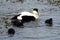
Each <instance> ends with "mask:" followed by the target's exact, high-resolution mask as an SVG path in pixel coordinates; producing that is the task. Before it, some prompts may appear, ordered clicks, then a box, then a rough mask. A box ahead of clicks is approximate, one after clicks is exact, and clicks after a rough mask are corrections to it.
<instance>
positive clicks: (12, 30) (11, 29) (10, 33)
mask: <svg viewBox="0 0 60 40" xmlns="http://www.w3.org/2000/svg"><path fill="white" fill-rule="evenodd" d="M7 33H8V35H10V36H13V35H14V34H15V30H14V29H13V28H10V29H8V32H7Z"/></svg>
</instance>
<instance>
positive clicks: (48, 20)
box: [45, 18, 53, 26]
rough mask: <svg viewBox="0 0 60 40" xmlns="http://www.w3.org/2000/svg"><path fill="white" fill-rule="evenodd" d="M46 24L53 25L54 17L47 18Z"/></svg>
mask: <svg viewBox="0 0 60 40" xmlns="http://www.w3.org/2000/svg"><path fill="white" fill-rule="evenodd" d="M45 24H46V25H47V26H52V24H53V19H52V18H49V19H47V20H45Z"/></svg>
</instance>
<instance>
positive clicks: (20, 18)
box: [11, 8, 40, 26]
mask: <svg viewBox="0 0 60 40" xmlns="http://www.w3.org/2000/svg"><path fill="white" fill-rule="evenodd" d="M39 15H40V14H39V11H38V9H37V8H34V9H33V10H32V12H28V11H24V12H20V13H18V14H17V15H15V16H14V17H12V18H11V20H12V21H11V23H12V24H13V25H15V26H23V24H24V23H26V22H30V21H35V20H37V19H38V18H39Z"/></svg>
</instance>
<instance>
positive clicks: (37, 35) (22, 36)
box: [0, 0, 60, 40]
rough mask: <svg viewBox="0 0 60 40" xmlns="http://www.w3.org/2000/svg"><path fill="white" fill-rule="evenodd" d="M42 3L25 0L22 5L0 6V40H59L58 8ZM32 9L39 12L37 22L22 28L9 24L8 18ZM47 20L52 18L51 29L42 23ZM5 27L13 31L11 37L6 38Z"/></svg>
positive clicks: (59, 17)
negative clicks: (13, 33) (36, 9)
mask: <svg viewBox="0 0 60 40" xmlns="http://www.w3.org/2000/svg"><path fill="white" fill-rule="evenodd" d="M43 1H44V2H43V3H42V2H40V1H39V2H38V1H37V0H35V1H33V0H26V1H25V2H24V3H23V4H21V3H20V2H17V3H10V2H4V3H2V4H0V40H60V9H59V7H58V6H54V5H50V4H48V2H46V0H43ZM45 3H47V4H45ZM33 8H38V9H39V12H40V17H39V19H38V20H37V21H35V22H29V23H25V24H24V28H17V27H13V26H12V25H11V24H10V21H11V20H10V18H11V17H13V16H14V15H16V14H17V13H18V12H21V11H31V10H32V9H33ZM49 18H53V26H52V27H49V26H46V25H45V23H44V22H45V20H46V19H49ZM5 21H6V22H5ZM5 26H7V27H8V28H11V27H12V28H14V29H15V31H16V33H15V35H14V36H13V37H8V35H7V30H8V28H5Z"/></svg>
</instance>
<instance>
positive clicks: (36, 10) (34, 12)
mask: <svg viewBox="0 0 60 40" xmlns="http://www.w3.org/2000/svg"><path fill="white" fill-rule="evenodd" d="M32 13H33V14H34V15H35V17H36V19H37V18H38V17H39V15H40V14H39V11H38V9H37V8H34V9H33V11H32Z"/></svg>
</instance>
